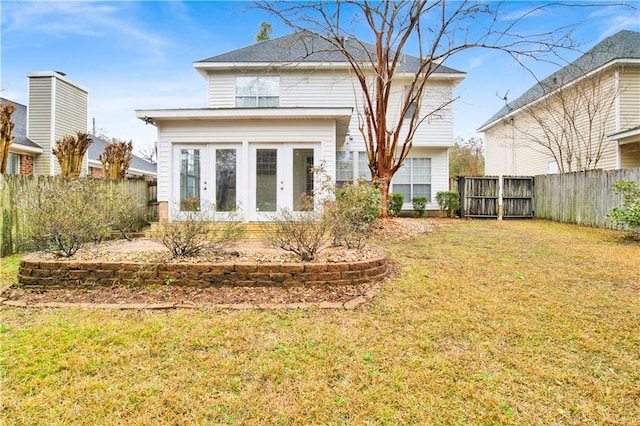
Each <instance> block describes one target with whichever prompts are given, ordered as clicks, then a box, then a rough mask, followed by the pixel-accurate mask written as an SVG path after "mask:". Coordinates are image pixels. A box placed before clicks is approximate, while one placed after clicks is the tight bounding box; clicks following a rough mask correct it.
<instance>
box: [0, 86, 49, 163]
mask: <svg viewBox="0 0 640 426" xmlns="http://www.w3.org/2000/svg"><path fill="white" fill-rule="evenodd" d="M7 102H11V103H12V104H13V105H14V106H15V107H16V109H15V110H14V111H13V114H12V115H11V121H13V124H14V125H15V126H14V128H13V144H15V145H19V146H15V147H14V148H17V149H20V148H23V149H25V150H27V151H32V152H37V153H42V152H43V149H42V147H41V146H40V145H38V144H37V143H35V142H33V141H32V140H31V139H29V138H28V137H27V107H26V106H25V105H22V104H19V103H17V102H14V101H12V100H10V99H5V98H0V103H3V104H6V103H7Z"/></svg>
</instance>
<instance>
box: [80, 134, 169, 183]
mask: <svg viewBox="0 0 640 426" xmlns="http://www.w3.org/2000/svg"><path fill="white" fill-rule="evenodd" d="M89 137H90V139H91V140H92V141H93V142H91V144H89V160H93V161H98V162H100V160H99V159H98V157H100V155H101V154H102V153H104V150H105V148H106V147H107V144H108V142H107V141H105V140H104V139H102V138H99V137H97V136H94V135H90V136H89ZM129 168H130V169H131V170H136V171H141V172H145V173H148V174H153V175H155V174H156V172H157V166H156V165H155V164H151V163H150V162H148V161H147V160H144V159H142V158H140V157H138V156H137V155H135V154H131V163H130V164H129Z"/></svg>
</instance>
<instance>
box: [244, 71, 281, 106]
mask: <svg viewBox="0 0 640 426" xmlns="http://www.w3.org/2000/svg"><path fill="white" fill-rule="evenodd" d="M279 105H280V77H278V76H236V107H238V108H255V107H277V106H279Z"/></svg>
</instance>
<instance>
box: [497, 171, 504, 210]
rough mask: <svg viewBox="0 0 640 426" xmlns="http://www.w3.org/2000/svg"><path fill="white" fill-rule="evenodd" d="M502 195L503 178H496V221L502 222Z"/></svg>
mask: <svg viewBox="0 0 640 426" xmlns="http://www.w3.org/2000/svg"><path fill="white" fill-rule="evenodd" d="M503 195H504V176H502V175H500V176H498V220H502V215H503V214H504V204H503V200H502V197H503Z"/></svg>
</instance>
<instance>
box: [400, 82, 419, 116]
mask: <svg viewBox="0 0 640 426" xmlns="http://www.w3.org/2000/svg"><path fill="white" fill-rule="evenodd" d="M410 90H411V86H404V93H403V95H404V98H403V99H402V104H403V105H404V100H405V99H406V97H407V95H408V94H409V91H410ZM413 94H414V95H415V94H416V88H415V87H414V88H413ZM417 106H418V102H417V101H415V100H414V101H412V102H411V103H410V104H409V108H407V112H405V113H404V118H408V119H411V116H412V115H413V112H414V111H415V110H416V108H417Z"/></svg>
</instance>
